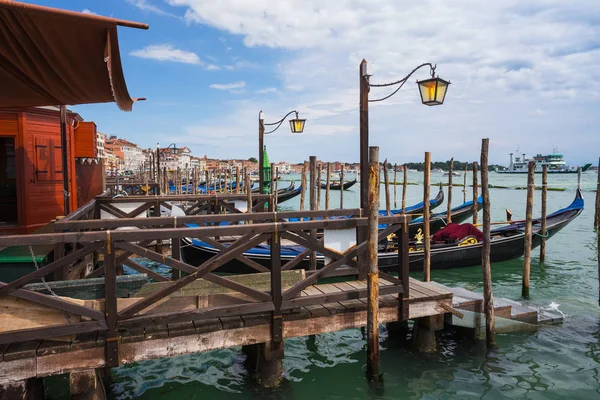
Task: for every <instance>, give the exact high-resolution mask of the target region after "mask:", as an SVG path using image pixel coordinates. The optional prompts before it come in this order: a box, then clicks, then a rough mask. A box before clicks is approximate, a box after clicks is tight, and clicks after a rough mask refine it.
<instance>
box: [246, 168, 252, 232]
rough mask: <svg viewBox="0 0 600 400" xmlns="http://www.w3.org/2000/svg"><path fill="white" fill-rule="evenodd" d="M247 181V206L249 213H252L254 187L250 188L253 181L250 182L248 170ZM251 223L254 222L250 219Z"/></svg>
mask: <svg viewBox="0 0 600 400" xmlns="http://www.w3.org/2000/svg"><path fill="white" fill-rule="evenodd" d="M245 183H246V207H247V210H246V212H247V213H251V212H252V189H251V188H250V185H251V182H250V173H249V172H248V171H246V177H245ZM248 223H249V224H251V223H252V221H248Z"/></svg>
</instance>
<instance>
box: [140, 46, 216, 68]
mask: <svg viewBox="0 0 600 400" xmlns="http://www.w3.org/2000/svg"><path fill="white" fill-rule="evenodd" d="M129 54H130V55H132V56H135V57H141V58H148V59H151V60H158V61H171V62H178V63H183V64H195V65H201V66H203V67H204V68H205V69H207V70H209V71H214V70H218V69H220V68H219V67H218V66H216V65H214V64H206V63H205V62H204V61H202V60H201V59H200V57H198V55H197V54H196V53H193V52H191V51H186V50H181V49H176V48H174V47H173V45H170V44H154V45H150V46H146V47H144V48H143V49H140V50H134V51H132V52H131V53H129Z"/></svg>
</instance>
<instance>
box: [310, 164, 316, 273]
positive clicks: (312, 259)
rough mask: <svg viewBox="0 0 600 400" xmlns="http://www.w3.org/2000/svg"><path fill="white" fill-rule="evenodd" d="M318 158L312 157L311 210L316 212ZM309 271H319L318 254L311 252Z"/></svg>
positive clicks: (314, 234)
mask: <svg viewBox="0 0 600 400" xmlns="http://www.w3.org/2000/svg"><path fill="white" fill-rule="evenodd" d="M316 190H317V157H315V156H310V191H309V198H310V210H311V211H314V210H316V209H317V193H316ZM310 234H311V236H313V237H315V236H316V235H317V230H316V229H313V230H311V231H310ZM309 269H310V270H311V271H315V270H316V269H317V253H316V252H315V251H311V253H310V258H309Z"/></svg>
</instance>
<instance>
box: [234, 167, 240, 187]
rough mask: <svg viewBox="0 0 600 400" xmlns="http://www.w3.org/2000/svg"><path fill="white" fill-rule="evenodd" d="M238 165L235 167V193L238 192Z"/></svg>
mask: <svg viewBox="0 0 600 400" xmlns="http://www.w3.org/2000/svg"><path fill="white" fill-rule="evenodd" d="M240 181H241V180H240V166H239V165H237V166H236V167H235V193H238V194H239V193H240Z"/></svg>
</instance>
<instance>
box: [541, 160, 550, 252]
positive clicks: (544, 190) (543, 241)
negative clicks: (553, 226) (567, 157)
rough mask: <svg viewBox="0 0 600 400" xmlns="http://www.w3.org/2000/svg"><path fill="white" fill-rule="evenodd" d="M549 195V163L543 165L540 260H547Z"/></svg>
mask: <svg viewBox="0 0 600 400" xmlns="http://www.w3.org/2000/svg"><path fill="white" fill-rule="evenodd" d="M547 197H548V165H546V164H544V165H542V218H541V219H542V226H541V228H540V235H542V237H541V238H540V262H541V263H543V262H544V261H546V199H547Z"/></svg>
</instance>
